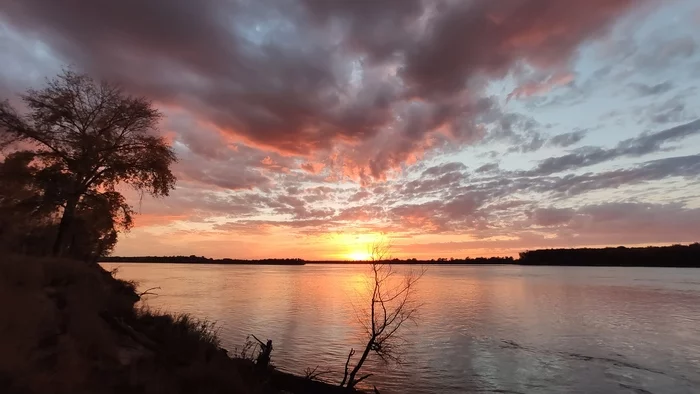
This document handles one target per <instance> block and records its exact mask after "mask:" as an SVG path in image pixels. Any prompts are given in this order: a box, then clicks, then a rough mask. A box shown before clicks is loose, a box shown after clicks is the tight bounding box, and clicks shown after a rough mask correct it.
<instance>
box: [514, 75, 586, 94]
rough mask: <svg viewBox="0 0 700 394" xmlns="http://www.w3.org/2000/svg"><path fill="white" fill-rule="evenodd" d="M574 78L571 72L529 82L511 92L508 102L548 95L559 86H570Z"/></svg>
mask: <svg viewBox="0 0 700 394" xmlns="http://www.w3.org/2000/svg"><path fill="white" fill-rule="evenodd" d="M574 78H575V76H574V74H572V73H570V72H564V73H561V72H560V73H557V74H554V75H550V76H548V77H547V78H546V79H545V80H542V81H530V82H527V83H525V84H523V85H520V86H518V87H517V88H515V89H513V91H512V92H510V94H508V97H507V99H506V101H510V99H512V98H513V97H515V98H516V99H519V98H522V97H531V96H536V95H540V94H543V93H548V92H550V91H551V90H552V89H554V88H555V87H557V86H562V85H567V84H570V83H571V82H573V81H574Z"/></svg>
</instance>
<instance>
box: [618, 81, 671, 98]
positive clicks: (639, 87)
mask: <svg viewBox="0 0 700 394" xmlns="http://www.w3.org/2000/svg"><path fill="white" fill-rule="evenodd" d="M629 86H630V88H631V89H632V90H633V91H634V92H635V93H636V95H637V96H641V97H645V96H656V95H659V94H663V93H666V92H668V91H670V90H672V89H673V88H674V87H675V86H674V85H673V82H671V81H664V82H660V83H657V84H656V85H647V84H645V83H639V82H633V83H631V84H630V85H629Z"/></svg>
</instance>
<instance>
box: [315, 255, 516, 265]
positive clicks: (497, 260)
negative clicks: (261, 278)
mask: <svg viewBox="0 0 700 394" xmlns="http://www.w3.org/2000/svg"><path fill="white" fill-rule="evenodd" d="M388 261H389V262H390V263H392V264H408V265H410V264H417V265H420V264H455V265H481V264H515V262H516V260H515V259H513V258H512V257H476V258H473V257H465V258H463V259H455V258H452V257H450V258H446V257H440V258H438V259H430V260H419V259H415V258H413V259H403V260H402V259H390V260H388ZM306 263H307V264H366V263H367V261H363V260H346V261H338V260H328V261H321V260H314V261H307V262H306Z"/></svg>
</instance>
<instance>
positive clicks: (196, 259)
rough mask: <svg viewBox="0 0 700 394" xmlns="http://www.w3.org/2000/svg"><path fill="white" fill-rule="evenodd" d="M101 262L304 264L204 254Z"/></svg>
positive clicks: (115, 259) (111, 258)
mask: <svg viewBox="0 0 700 394" xmlns="http://www.w3.org/2000/svg"><path fill="white" fill-rule="evenodd" d="M100 261H101V262H105V263H106V262H109V263H171V264H260V265H304V264H305V262H304V260H302V259H261V260H241V259H212V258H208V257H204V256H195V255H191V256H137V257H119V256H113V257H103V258H101V259H100Z"/></svg>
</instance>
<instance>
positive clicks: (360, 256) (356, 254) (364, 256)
mask: <svg viewBox="0 0 700 394" xmlns="http://www.w3.org/2000/svg"><path fill="white" fill-rule="evenodd" d="M369 257H370V256H369V253H367V252H365V251H361V250H356V251H353V252H350V253H348V258H349V259H350V260H369Z"/></svg>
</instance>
